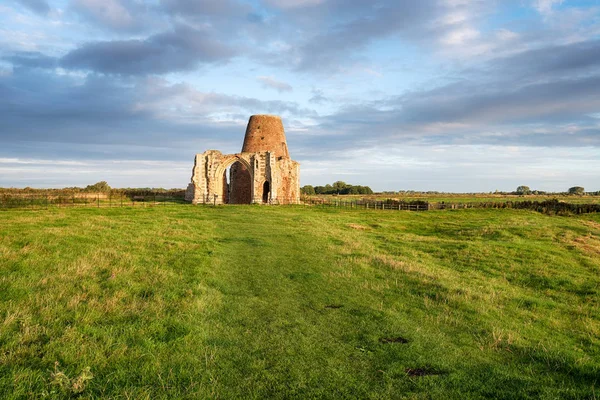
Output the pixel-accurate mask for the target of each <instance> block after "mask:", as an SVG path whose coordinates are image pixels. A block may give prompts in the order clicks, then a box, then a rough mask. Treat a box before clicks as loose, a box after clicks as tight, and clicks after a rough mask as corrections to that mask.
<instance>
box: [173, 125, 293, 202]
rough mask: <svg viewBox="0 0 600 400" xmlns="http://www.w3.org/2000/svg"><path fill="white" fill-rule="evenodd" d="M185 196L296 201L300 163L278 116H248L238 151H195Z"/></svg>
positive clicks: (213, 199) (189, 198)
mask: <svg viewBox="0 0 600 400" xmlns="http://www.w3.org/2000/svg"><path fill="white" fill-rule="evenodd" d="M229 167H231V169H230V183H229V185H228V184H227V181H226V170H227V168H229ZM265 182H267V184H266V185H265ZM265 188H268V189H269V191H268V192H265ZM185 198H186V200H187V201H190V202H192V203H194V204H198V203H210V204H248V203H264V202H266V203H271V204H290V203H292V204H293V203H297V202H299V198H300V164H298V163H297V162H296V161H294V160H292V159H291V158H290V157H289V152H288V148H287V142H286V139H285V133H284V130H283V124H282V122H281V119H280V118H279V117H275V116H269V115H258V116H257V115H255V116H252V117H250V121H249V122H248V126H247V128H246V135H245V137H244V145H243V146H242V152H241V153H237V154H222V153H221V152H220V151H217V150H208V151H205V152H204V153H201V154H197V155H196V159H195V163H194V168H193V170H192V182H191V183H190V184H189V185H188V189H187V190H186V197H185Z"/></svg>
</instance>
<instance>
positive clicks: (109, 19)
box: [70, 0, 163, 31]
mask: <svg viewBox="0 0 600 400" xmlns="http://www.w3.org/2000/svg"><path fill="white" fill-rule="evenodd" d="M70 9H71V10H73V11H75V12H76V13H77V14H79V15H80V16H82V17H83V18H85V19H86V20H87V21H89V22H92V23H94V24H96V25H98V26H101V27H103V28H108V29H109V30H114V31H148V30H152V29H154V28H156V27H160V26H163V24H162V23H161V18H160V16H159V15H158V14H157V13H156V11H157V10H156V7H152V6H150V5H148V4H146V3H144V2H138V1H135V0H71V7H70Z"/></svg>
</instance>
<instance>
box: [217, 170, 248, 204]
mask: <svg viewBox="0 0 600 400" xmlns="http://www.w3.org/2000/svg"><path fill="white" fill-rule="evenodd" d="M225 190H226V191H227V195H225V193H224V194H223V203H225V204H250V203H252V178H251V176H250V171H248V168H246V166H245V165H244V164H242V163H241V162H240V161H236V162H234V163H233V164H231V166H230V167H229V168H227V169H226V170H225V173H224V176H223V191H224V192H225ZM225 200H226V201H225Z"/></svg>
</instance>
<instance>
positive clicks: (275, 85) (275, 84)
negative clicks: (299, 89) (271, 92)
mask: <svg viewBox="0 0 600 400" xmlns="http://www.w3.org/2000/svg"><path fill="white" fill-rule="evenodd" d="M256 79H257V80H258V81H259V82H260V83H261V84H262V86H263V87H264V88H269V89H275V90H277V91H278V92H279V93H283V92H291V91H293V90H294V89H293V88H292V86H291V85H290V84H288V83H285V82H282V81H278V80H277V79H275V78H273V77H271V76H258V77H256Z"/></svg>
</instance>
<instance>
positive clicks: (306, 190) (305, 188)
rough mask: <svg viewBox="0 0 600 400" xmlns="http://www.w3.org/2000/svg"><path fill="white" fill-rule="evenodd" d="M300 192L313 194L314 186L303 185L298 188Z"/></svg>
mask: <svg viewBox="0 0 600 400" xmlns="http://www.w3.org/2000/svg"><path fill="white" fill-rule="evenodd" d="M300 193H302V194H307V195H313V194H315V188H314V187H312V186H311V185H304V186H302V187H301V188H300Z"/></svg>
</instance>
